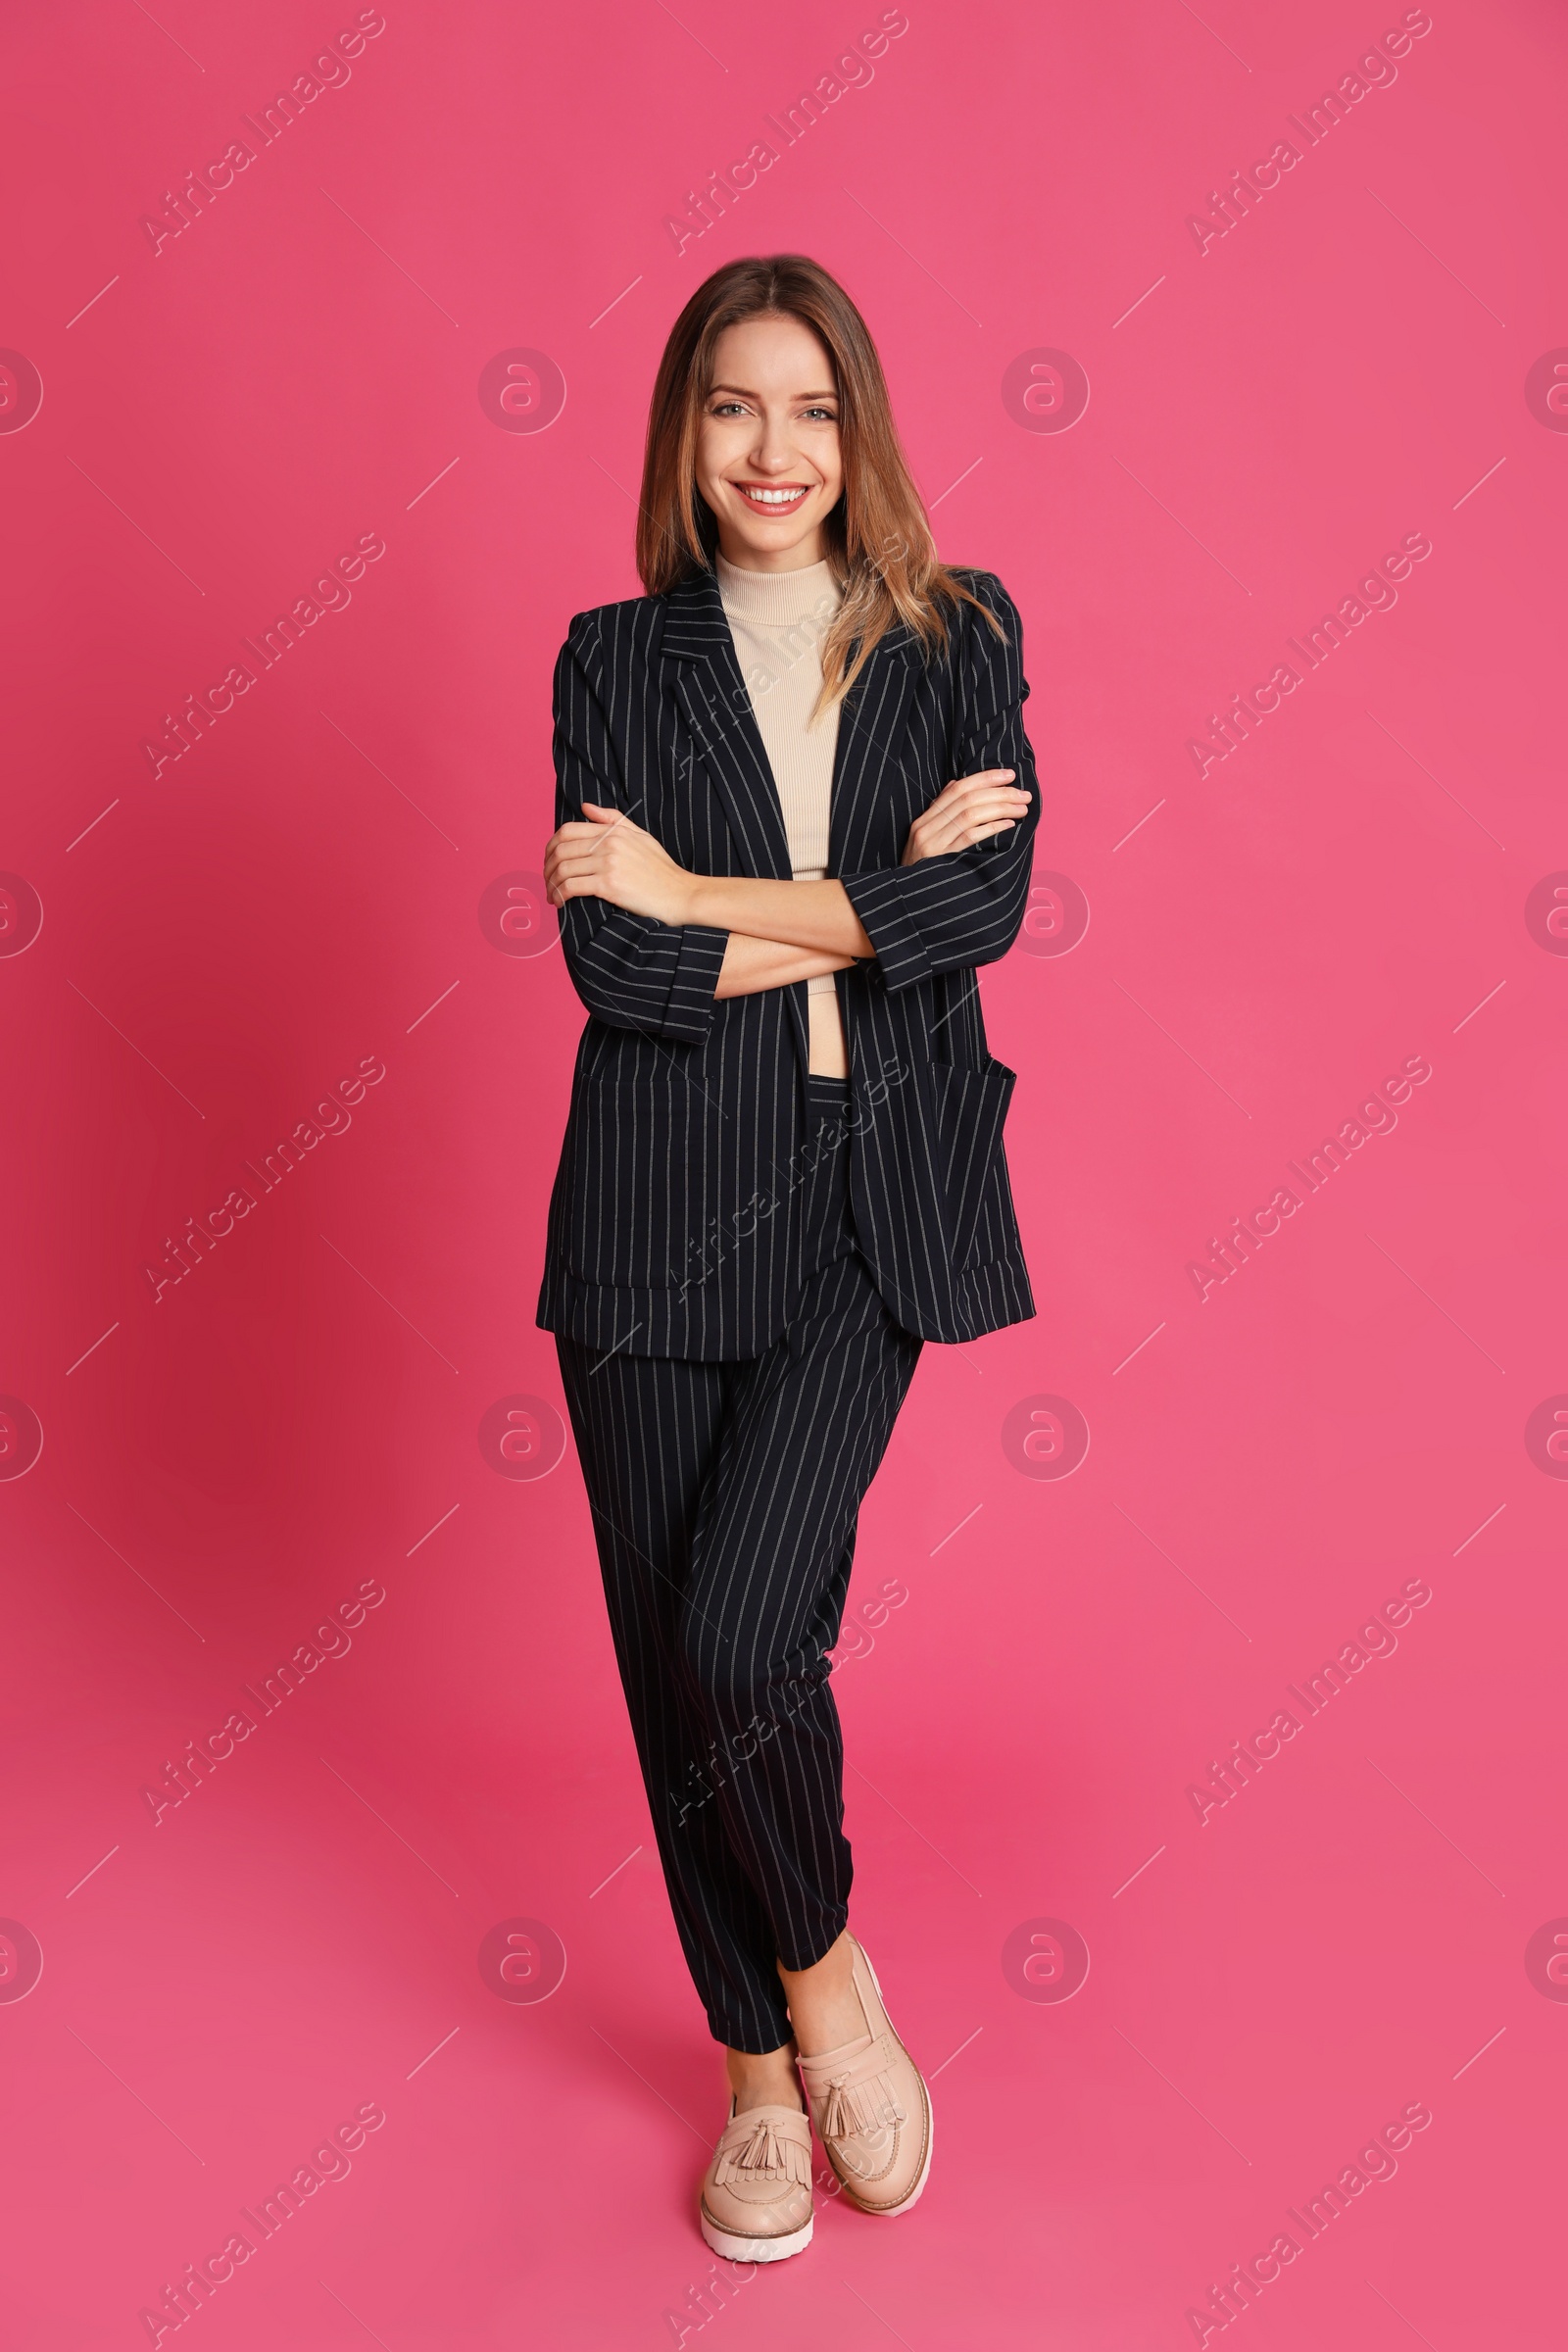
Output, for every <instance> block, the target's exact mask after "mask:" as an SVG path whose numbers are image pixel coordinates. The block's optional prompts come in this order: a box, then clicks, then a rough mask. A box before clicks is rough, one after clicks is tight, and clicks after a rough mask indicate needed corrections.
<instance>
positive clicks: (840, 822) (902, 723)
mask: <svg viewBox="0 0 1568 2352" xmlns="http://www.w3.org/2000/svg"><path fill="white" fill-rule="evenodd" d="M920 664H921V646H920V641H919V639H918V638H917V637H916V636H915V634H914V632H913V630H912V629H910V628H908V627H907V626H906V624H905V623H904V622H903V621H897V622H895V624H894V626H893V627H892V628H891V629H889V631H888V633H887V635H886V636H885V637H883V638H881V639H880V640H879V641H878V643H877V645H876V647H875V649H874V651H873V652H872V655H871V659H870V660H869V662H867V663H866V665H865V667H864V669H862V670H861V672H860V674H859V676H858V679H857V680H856V682H855V685H854V686H853V687H852V689H851V690H850V692H849V693H848V694H847V695H846V696H845V698H844V701H843V703H842V705H841V706H840V711H839V740H838V750H837V752H836V754H835V756H834V762H833V802H832V808H831V811H830V817H829V836H828V872H829V873H830V874H854V873H860V872H864V871H865V870H866V869H867V868H869V867H874V866H877V865H881V864H883V863H884V862H886V861H887V851H888V848H889V841H890V836H889V830H888V810H889V808H890V806H891V799H890V796H889V794H888V793H887V791H886V789H885V785H884V777H885V774H886V770H887V768H888V765H889V763H890V762H892V763H893V764H894V765H897V762H898V757H899V752H900V748H901V746H902V744H903V741H904V735H905V730H906V726H907V721H908V715H909V702H910V698H911V697H912V695H913V692H914V682H915V679H916V677H917V675H918V674H919V669H920ZM903 848H904V845H903V843H902V842H894V843H892V861H893V862H894V863H897V861H898V859H899V857H900V856H901V854H902V852H903Z"/></svg>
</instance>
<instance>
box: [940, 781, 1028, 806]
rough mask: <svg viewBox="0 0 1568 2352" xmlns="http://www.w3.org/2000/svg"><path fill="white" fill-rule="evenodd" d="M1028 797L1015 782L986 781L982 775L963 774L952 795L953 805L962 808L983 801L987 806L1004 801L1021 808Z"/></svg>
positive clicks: (1008, 804)
mask: <svg viewBox="0 0 1568 2352" xmlns="http://www.w3.org/2000/svg"><path fill="white" fill-rule="evenodd" d="M1028 799H1029V795H1028V793H1027V792H1026V791H1025V790H1024V789H1023V788H1022V787H1021V786H1019V785H1017V784H1001V783H988V782H987V781H986V780H985V778H984V777H982V776H965V777H964V779H963V782H962V784H961V785H960V786H959V788H958V790H957V791H956V793H955V794H954V796H953V806H954V807H955V808H956V809H964V808H968V807H970V806H972V805H973V804H974V803H975V802H977V801H983V802H984V803H985V804H986V805H987V807H991V806H993V805H995V804H999V803H1002V802H1005V803H1006V804H1007V806H1008V807H1019V808H1021V807H1023V806H1024V805H1025V804H1026V803H1027V802H1028Z"/></svg>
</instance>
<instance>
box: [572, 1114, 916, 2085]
mask: <svg viewBox="0 0 1568 2352" xmlns="http://www.w3.org/2000/svg"><path fill="white" fill-rule="evenodd" d="M807 1083H808V1092H809V1098H810V1105H811V1112H812V1125H813V1128H814V1131H815V1138H816V1146H817V1150H816V1157H815V1162H814V1165H813V1167H812V1169H811V1172H810V1174H809V1178H808V1181H807V1184H806V1186H805V1187H804V1188H803V1190H804V1193H805V1199H804V1202H803V1210H804V1215H805V1218H806V1230H807V1234H808V1237H809V1240H808V1247H809V1256H808V1258H807V1260H806V1265H807V1268H808V1274H807V1279H806V1281H805V1285H804V1288H803V1290H802V1293H801V1296H800V1299H799V1301H798V1303H797V1305H796V1308H795V1311H794V1313H793V1314H792V1315H791V1317H790V1319H789V1323H788V1326H787V1328H786V1330H785V1331H784V1333H783V1335H782V1336H781V1337H780V1338H779V1339H778V1340H777V1341H776V1342H775V1343H774V1344H773V1346H771V1347H770V1348H767V1349H765V1350H764V1352H763V1353H762V1354H760V1355H759V1356H756V1357H754V1358H752V1359H750V1360H747V1361H741V1362H720V1363H698V1362H688V1361H686V1360H684V1359H682V1358H677V1357H667V1356H635V1355H629V1354H626V1353H624V1352H619V1353H617V1352H613V1351H609V1352H607V1351H606V1350H604V1349H602V1348H590V1347H587V1346H585V1345H584V1344H583V1343H581V1342H579V1341H576V1340H571V1339H567V1338H564V1337H562V1336H559V1335H558V1338H557V1342H556V1345H557V1349H558V1352H559V1354H560V1358H561V1370H562V1378H563V1382H564V1387H565V1392H566V1402H567V1408H568V1410H569V1412H570V1415H571V1424H572V1430H573V1433H574V1435H575V1438H576V1441H577V1451H578V1455H579V1457H580V1460H581V1463H582V1469H583V1477H584V1482H585V1484H586V1486H587V1490H588V1500H589V1505H590V1508H591V1510H592V1513H593V1520H594V1532H595V1537H596V1540H597V1543H598V1547H599V1559H600V1566H601V1569H602V1571H603V1575H604V1583H605V1596H606V1599H607V1602H608V1604H609V1610H610V1623H611V1630H612V1634H613V1639H614V1644H615V1656H616V1661H617V1663H618V1665H619V1668H620V1676H621V1682H622V1684H623V1686H624V1688H625V1692H626V1703H627V1706H628V1708H629V1710H630V1714H631V1727H632V1735H633V1738H634V1740H635V1741H636V1746H637V1754H638V1760H639V1762H640V1763H641V1766H642V1773H643V1781H644V1785H645V1787H646V1789H647V1791H648V1802H649V1806H650V1809H651V1811H652V1814H653V1821H654V1832H655V1836H656V1838H657V1839H658V1843H659V1852H660V1858H661V1860H662V1864H663V1869H664V1880H665V1884H666V1886H667V1887H668V1889H669V1896H670V1903H671V1906H672V1908H673V1911H674V1914H675V1925H676V1929H677V1931H678V1933H679V1936H680V1939H681V1944H682V1948H683V1949H684V1951H685V1954H686V1959H687V1964H688V1966H689V1967H690V1969H691V1972H692V1976H693V1978H694V1980H695V1982H696V1985H697V1989H698V1992H699V1993H700V1995H701V1996H702V1999H703V2002H704V2004H705V2006H706V2008H707V2011H708V2020H709V2025H710V2027H711V2031H712V2034H713V2035H714V2038H715V2039H716V2040H718V2041H721V2042H725V2043H727V2044H728V2045H729V2046H730V2047H731V2048H732V2049H738V2050H751V2051H763V2050H775V2049H777V2048H778V2047H779V2046H780V2045H781V2044H782V2043H784V2042H786V2041H788V2040H789V2038H790V2033H791V2028H790V2022H789V2013H788V2010H787V2008H786V2005H785V2000H784V1991H783V1986H782V1985H781V1984H780V1982H779V1976H778V1969H777V1967H776V1965H775V1963H776V1962H778V1961H782V1962H783V1964H784V1966H785V1967H786V1968H789V1969H800V1968H809V1967H810V1966H811V1965H812V1963H813V1962H815V1961H817V1960H820V1959H821V1957H822V1955H823V1954H824V1953H825V1952H826V1951H827V1950H828V1949H829V1947H830V1946H831V1945H832V1944H833V1943H834V1942H835V1941H836V1939H837V1938H838V1936H840V1935H841V1934H842V1932H843V1929H844V1926H845V1922H846V1920H847V1918H848V1904H849V1892H850V1878H851V1861H850V1846H849V1840H848V1839H847V1838H846V1837H845V1835H844V1799H843V1742H842V1739H841V1736H840V1730H839V1717H838V1708H837V1706H836V1705H835V1703H834V1699H833V1694H832V1691H830V1689H829V1688H828V1680H829V1673H830V1669H829V1666H828V1663H827V1656H826V1653H827V1652H828V1651H829V1650H830V1649H831V1648H832V1647H833V1645H834V1643H835V1642H837V1640H838V1637H839V1627H840V1622H841V1619H842V1617H843V1613H844V1603H845V1596H846V1593H847V1592H848V1588H849V1581H850V1569H851V1565H852V1563H853V1560H854V1556H855V1536H856V1524H857V1520H858V1515H859V1508H860V1503H861V1501H862V1499H863V1497H864V1495H865V1492H866V1489H867V1488H868V1487H869V1486H870V1484H871V1481H872V1479H873V1477H874V1476H875V1474H876V1469H877V1465H878V1463H879V1462H880V1461H881V1459H882V1456H883V1454H884V1452H885V1451H886V1449H887V1445H888V1440H889V1439H890V1437H891V1436H892V1434H893V1424H894V1421H895V1419H896V1418H897V1416H898V1412H899V1408H900V1406H901V1405H902V1404H903V1402H904V1399H905V1397H906V1396H907V1392H908V1387H909V1382H910V1380H911V1379H912V1378H913V1375H914V1367H915V1364H916V1361H917V1360H918V1357H919V1353H920V1346H921V1343H920V1341H919V1340H918V1339H916V1338H915V1337H914V1336H913V1335H912V1334H911V1333H909V1332H907V1331H905V1330H904V1329H903V1328H902V1327H901V1326H900V1325H899V1324H897V1323H896V1322H895V1321H894V1320H893V1318H892V1316H891V1315H890V1314H889V1312H888V1310H887V1308H886V1307H885V1306H884V1305H883V1303H882V1300H881V1299H880V1297H879V1296H878V1293H877V1290H876V1287H875V1284H874V1282H873V1280H872V1277H871V1273H870V1269H869V1268H868V1267H867V1265H866V1263H865V1261H864V1259H863V1258H862V1257H861V1256H860V1254H859V1252H858V1250H857V1248H856V1242H855V1227H854V1220H853V1215H852V1212H851V1208H850V1197H849V1155H850V1149H851V1146H850V1142H849V1131H848V1127H847V1124H846V1118H845V1114H846V1112H847V1110H848V1106H849V1087H848V1085H847V1083H845V1082H842V1081H840V1080H836V1079H824V1078H811V1079H809V1080H808V1082H807Z"/></svg>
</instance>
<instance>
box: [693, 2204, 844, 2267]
mask: <svg viewBox="0 0 1568 2352" xmlns="http://www.w3.org/2000/svg"><path fill="white" fill-rule="evenodd" d="M697 2219H698V2221H699V2223H700V2225H701V2227H702V2232H703V2236H704V2238H705V2240H706V2241H707V2243H708V2244H709V2245H710V2246H711V2248H712V2251H713V2252H714V2253H715V2254H721V2255H722V2256H723V2257H724V2260H725V2261H726V2262H784V2261H786V2260H787V2259H788V2257H789V2256H790V2255H791V2254H804V2253H805V2251H806V2249H807V2247H808V2246H809V2244H810V2242H811V2229H812V2225H813V2223H814V2222H815V2219H816V2216H815V2215H814V2214H813V2215H812V2217H811V2220H810V2221H809V2222H808V2223H807V2225H806V2227H805V2229H791V2230H790V2231H788V2233H787V2234H786V2235H785V2236H783V2237H736V2236H734V2235H733V2234H732V2232H731V2231H730V2230H728V2229H720V2228H719V2226H718V2224H717V2223H716V2222H711V2221H710V2220H709V2218H708V2214H707V2212H706V2210H705V2209H704V2208H703V2207H702V2206H699V2207H698V2210H697Z"/></svg>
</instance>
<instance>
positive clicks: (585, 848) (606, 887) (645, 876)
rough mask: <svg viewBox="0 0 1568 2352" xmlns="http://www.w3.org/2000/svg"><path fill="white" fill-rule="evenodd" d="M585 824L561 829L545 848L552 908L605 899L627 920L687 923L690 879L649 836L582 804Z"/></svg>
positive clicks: (612, 813)
mask: <svg viewBox="0 0 1568 2352" xmlns="http://www.w3.org/2000/svg"><path fill="white" fill-rule="evenodd" d="M583 809H584V813H585V815H586V817H587V822H586V823H585V824H580V825H577V824H572V825H563V826H561V828H560V829H559V831H557V832H555V833H552V835H551V836H550V840H549V842H548V843H547V845H546V848H545V875H544V879H545V896H546V898H547V899H548V900H549V901H550V904H551V906H552V907H564V905H565V903H566V901H567V900H568V899H609V900H610V901H611V903H612V904H613V906H616V907H625V909H626V911H627V913H628V914H646V915H651V916H652V917H653V919H654V920H655V921H656V922H660V923H675V924H680V923H684V922H686V921H687V920H688V919H689V917H688V912H687V909H688V906H689V904H690V898H691V889H692V883H693V879H694V877H693V876H692V875H690V874H689V873H687V871H686V869H685V867H684V866H681V865H677V864H676V863H675V860H674V858H671V857H670V856H669V854H668V852H667V851H666V850H664V849H662V847H661V845H660V844H659V843H658V842H657V841H656V840H655V839H654V837H653V835H652V834H651V833H645V832H644V831H643V828H642V827H641V825H634V824H633V823H632V820H631V818H630V817H629V816H625V815H623V814H622V813H621V811H620V810H619V809H604V808H601V807H599V806H598V804H597V803H595V802H593V801H584V803H583Z"/></svg>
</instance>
